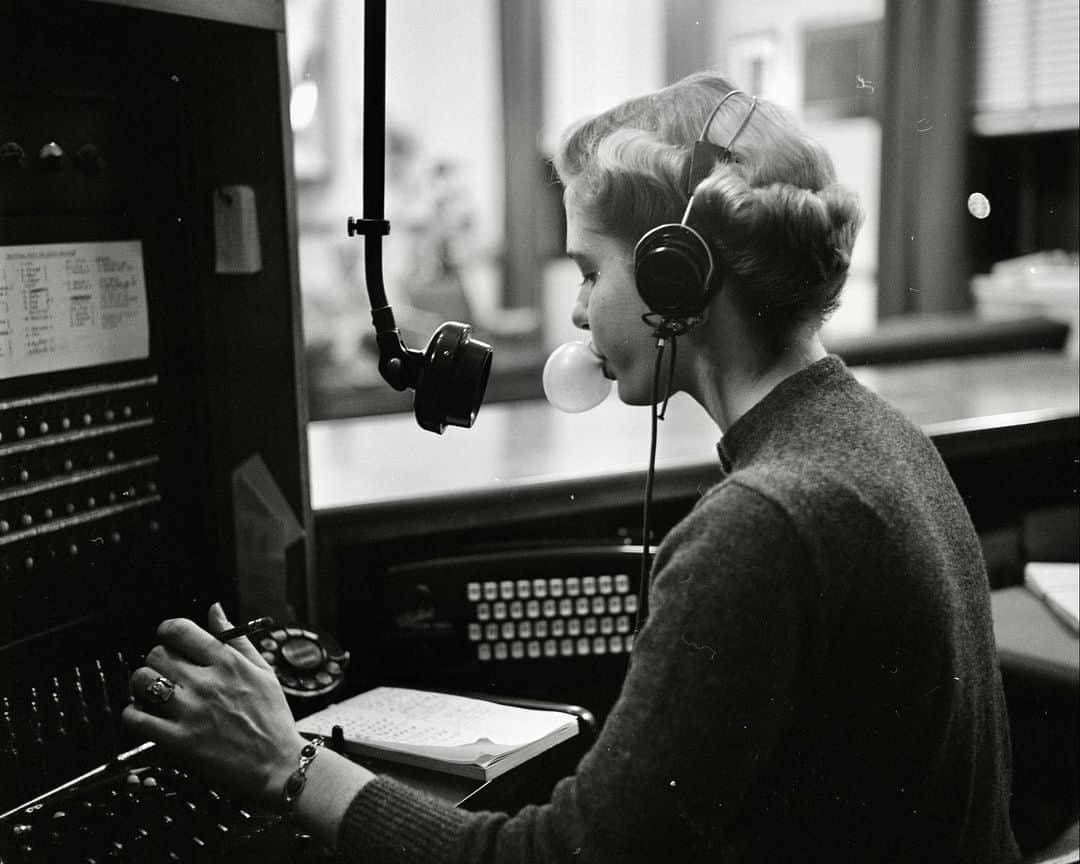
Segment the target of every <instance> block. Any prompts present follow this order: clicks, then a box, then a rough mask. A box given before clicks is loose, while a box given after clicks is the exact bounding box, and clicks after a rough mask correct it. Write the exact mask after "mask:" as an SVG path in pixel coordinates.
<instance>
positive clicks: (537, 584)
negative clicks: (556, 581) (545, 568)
mask: <svg viewBox="0 0 1080 864" xmlns="http://www.w3.org/2000/svg"><path fill="white" fill-rule="evenodd" d="M532 589H533V596H534V597H540V598H544V597H547V593H548V590H547V579H533V583H532Z"/></svg>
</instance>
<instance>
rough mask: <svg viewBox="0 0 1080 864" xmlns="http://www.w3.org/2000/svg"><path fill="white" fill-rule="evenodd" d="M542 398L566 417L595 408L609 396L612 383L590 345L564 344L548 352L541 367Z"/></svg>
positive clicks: (578, 343) (579, 343)
mask: <svg viewBox="0 0 1080 864" xmlns="http://www.w3.org/2000/svg"><path fill="white" fill-rule="evenodd" d="M543 383H544V395H545V396H547V400H548V402H550V403H551V404H552V405H554V406H555V407H556V408H558V409H559V410H560V411H565V412H567V413H568V414H579V413H581V412H582V411H588V410H589V409H590V408H595V407H596V406H597V405H599V404H600V403H601V402H603V401H604V400H605V399H607V397H608V394H610V393H611V383H612V382H611V380H610V379H609V378H607V376H605V375H604V363H603V361H602V360H601V359H600V356H599V355H598V354H597V353H596V350H595V349H594V348H593V347H592V345H586V344H585V343H584V342H566V343H565V344H563V345H560V346H559V347H558V348H556V349H555V350H554V351H552V352H551V356H549V357H548V359H547V362H546V363H545V364H544V375H543Z"/></svg>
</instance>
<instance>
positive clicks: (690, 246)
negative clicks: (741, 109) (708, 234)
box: [634, 90, 757, 336]
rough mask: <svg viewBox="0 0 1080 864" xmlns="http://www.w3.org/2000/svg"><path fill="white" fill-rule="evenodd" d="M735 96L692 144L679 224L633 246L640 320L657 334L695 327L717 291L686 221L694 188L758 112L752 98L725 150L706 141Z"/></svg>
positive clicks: (709, 263)
mask: <svg viewBox="0 0 1080 864" xmlns="http://www.w3.org/2000/svg"><path fill="white" fill-rule="evenodd" d="M737 93H744V91H742V90H732V91H730V92H729V93H727V94H726V95H725V96H724V97H723V98H722V99H721V100H720V101H719V102H718V103H717V104H716V107H715V108H713V110H712V113H711V114H709V119H708V120H706V121H705V125H704V127H703V128H702V130H701V135H700V136H699V137H698V140H697V141H695V142H694V148H693V150H692V152H691V154H690V166H689V172H688V176H687V183H686V196H687V199H688V200H687V204H686V210H685V212H684V213H683V217H682V220H681V221H680V222H670V223H665V224H664V225H658V226H657V227H655V228H653V229H651V230H649V231H647V232H646V233H645V234H644V235H643V236H642V237H641V239H640V240H638V242H637V245H635V246H634V280H635V282H636V284H637V291H638V294H639V295H640V296H641V299H642V300H643V301H644V302H645V305H646V306H648V307H649V311H648V313H646V314H645V315H644V316H642V318H643V320H644V321H645V323H646V324H649V325H650V326H652V327H654V328H655V329H656V332H657V334H658V335H669V336H674V335H679V334H682V333H686V332H688V331H689V330H690V329H691V328H693V327H694V325H695V324H697V323H698V320H700V315H701V313H702V312H703V311H704V310H705V307H706V306H708V305H709V301H710V300H711V299H712V297H713V294H714V293H715V291H716V289H715V287H714V279H713V276H714V272H715V270H716V262H715V261H714V259H713V253H712V249H710V248H709V244H708V243H707V242H706V241H705V238H704V237H702V236H701V234H699V233H698V232H697V231H695V230H694V229H693V228H691V227H690V225H689V224H687V223H688V222H689V220H690V212H691V210H692V209H693V207H694V190H695V189H696V188H697V186H698V184H699V183H701V181H702V180H704V179H705V178H706V177H708V176H709V174H711V173H712V171H713V169H714V168H715V167H716V164H717V163H720V164H723V163H725V162H731V161H734V160H735V157H734V156H733V155H732V152H731V145H732V144H734V143H735V139H736V138H738V137H739V135H740V134H741V133H742V131H743V129H745V128H746V124H747V123H749V122H750V117H751V115H752V114H753V113H754V109H755V108H757V97H756V96H754V97H751V102H750V109H749V110H748V111H747V112H746V116H745V117H743V121H742V123H741V124H740V125H739V128H738V129H736V130H735V134H734V135H732V136H731V140H730V141H728V143H727V146H726V147H721V146H720V145H718V144H713V143H712V142H711V141H708V140H706V135H707V134H708V132H709V127H710V126H712V122H713V119H714V118H715V117H716V114H717V112H718V111H719V110H720V108H721V107H722V106H723V105H724V103H725V102H727V100H728V99H730V98H731V97H732V96H734V95H736V94H737ZM744 95H745V94H744Z"/></svg>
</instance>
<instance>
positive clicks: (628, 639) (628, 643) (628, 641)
mask: <svg viewBox="0 0 1080 864" xmlns="http://www.w3.org/2000/svg"><path fill="white" fill-rule="evenodd" d="M622 644H623V650H624V651H625V652H626V653H627V654H629V653H630V650H631V649H632V648H633V647H634V634H633V633H627V634H626V635H625V636H623V637H622Z"/></svg>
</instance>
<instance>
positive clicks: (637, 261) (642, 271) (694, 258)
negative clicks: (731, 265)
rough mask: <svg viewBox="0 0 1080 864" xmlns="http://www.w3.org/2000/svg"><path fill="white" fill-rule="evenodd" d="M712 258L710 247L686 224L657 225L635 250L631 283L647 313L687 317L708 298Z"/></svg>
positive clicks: (703, 306) (697, 311) (706, 301)
mask: <svg viewBox="0 0 1080 864" xmlns="http://www.w3.org/2000/svg"><path fill="white" fill-rule="evenodd" d="M712 273H713V256H712V250H710V249H709V244H708V243H706V242H705V240H704V238H703V237H702V236H701V235H700V234H698V232H697V231H695V230H694V229H693V228H691V227H690V226H688V225H682V224H678V223H672V224H669V225H660V226H659V227H657V228H653V229H652V230H651V231H649V232H648V233H647V234H645V235H644V236H643V237H642V238H641V239H640V240H639V241H638V243H637V246H635V247H634V280H635V282H636V283H637V290H638V294H639V295H640V296H641V299H642V300H643V301H644V302H645V305H646V306H648V307H649V309H650V311H652V312H655V313H657V314H658V315H662V316H663V317H665V318H690V317H692V316H694V315H697V314H698V313H700V312H701V311H702V310H703V309H704V308H705V306H706V305H707V304H708V302H709V298H710V297H711V291H710V282H711V280H712Z"/></svg>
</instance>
